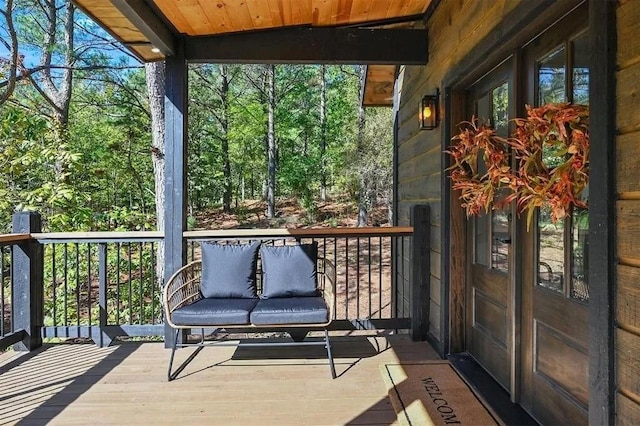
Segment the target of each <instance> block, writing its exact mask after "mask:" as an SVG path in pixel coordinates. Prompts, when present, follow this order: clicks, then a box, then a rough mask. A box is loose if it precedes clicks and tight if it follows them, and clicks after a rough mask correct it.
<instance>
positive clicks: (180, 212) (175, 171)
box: [163, 43, 188, 348]
mask: <svg viewBox="0 0 640 426" xmlns="http://www.w3.org/2000/svg"><path fill="white" fill-rule="evenodd" d="M165 72H166V76H165V102H164V105H165V108H164V116H165V136H164V137H165V156H164V158H165V165H164V170H165V174H164V176H165V187H164V194H165V196H164V198H165V201H164V203H165V204H164V210H165V211H164V229H163V231H164V282H165V284H166V282H167V281H168V280H169V277H171V275H173V274H174V273H175V272H176V271H177V270H178V269H180V268H181V267H182V266H183V265H185V263H186V261H187V244H186V240H185V239H184V237H183V233H184V231H186V230H187V146H188V137H187V135H188V132H187V119H188V102H187V99H188V95H187V93H188V81H187V80H188V76H187V62H186V60H185V58H184V46H183V45H182V44H180V43H179V45H178V46H177V51H176V54H175V55H174V56H167V58H166V60H165ZM186 334H187V331H182V332H181V333H180V336H179V337H178V338H179V339H181V340H182V341H185V340H186ZM174 338H175V337H174V331H173V330H172V329H171V327H170V326H169V325H168V324H167V322H166V321H165V327H164V346H165V348H170V347H171V346H172V344H173V339H174Z"/></svg>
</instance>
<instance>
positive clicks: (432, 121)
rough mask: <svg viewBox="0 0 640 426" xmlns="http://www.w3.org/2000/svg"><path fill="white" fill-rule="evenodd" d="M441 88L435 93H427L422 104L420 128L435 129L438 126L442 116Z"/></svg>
mask: <svg viewBox="0 0 640 426" xmlns="http://www.w3.org/2000/svg"><path fill="white" fill-rule="evenodd" d="M439 109H440V89H436V94H435V95H425V96H424V97H423V98H422V102H421V104H420V129H422V130H433V129H435V128H436V127H438V124H439V122H440V116H439V113H438V110H439Z"/></svg>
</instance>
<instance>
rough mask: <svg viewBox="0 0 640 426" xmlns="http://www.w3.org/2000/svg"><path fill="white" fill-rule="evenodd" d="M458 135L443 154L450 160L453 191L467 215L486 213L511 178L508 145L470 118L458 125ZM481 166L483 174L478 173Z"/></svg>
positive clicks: (489, 129)
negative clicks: (449, 156)
mask: <svg viewBox="0 0 640 426" xmlns="http://www.w3.org/2000/svg"><path fill="white" fill-rule="evenodd" d="M459 127H460V133H459V134H457V135H456V136H454V137H453V139H452V140H453V141H454V142H456V143H454V144H453V145H452V146H451V147H450V148H449V149H448V150H447V151H445V152H446V153H448V154H449V155H451V158H452V163H453V164H452V166H451V167H449V169H448V170H449V171H450V173H451V174H450V176H451V180H452V181H453V189H454V190H459V191H460V199H461V200H462V207H464V208H465V210H466V211H467V216H472V215H478V214H480V212H481V211H483V210H484V212H485V213H487V212H488V211H489V210H490V209H491V208H493V206H494V201H495V199H496V192H497V191H498V190H499V189H500V188H501V187H502V186H504V185H505V184H508V183H509V181H510V179H511V166H510V164H509V162H510V160H509V159H510V156H509V143H508V141H507V139H505V138H502V137H500V136H498V135H497V134H496V132H495V130H494V129H493V128H491V127H490V126H487V125H486V124H479V122H478V120H477V119H476V118H475V117H474V118H472V119H471V121H465V122H462V123H460V126H459ZM482 163H484V164H485V165H486V172H484V171H482Z"/></svg>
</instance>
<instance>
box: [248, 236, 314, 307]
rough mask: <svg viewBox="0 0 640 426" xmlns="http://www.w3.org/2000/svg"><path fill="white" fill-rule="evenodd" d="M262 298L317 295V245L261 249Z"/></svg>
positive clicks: (264, 247) (265, 247) (263, 247)
mask: <svg viewBox="0 0 640 426" xmlns="http://www.w3.org/2000/svg"><path fill="white" fill-rule="evenodd" d="M260 256H261V257H262V273H263V278H262V280H263V284H262V296H261V297H262V298H264V299H268V298H270V297H306V296H317V295H318V290H317V271H316V263H317V259H318V244H317V243H312V244H300V245H296V246H276V247H270V246H262V247H261V248H260Z"/></svg>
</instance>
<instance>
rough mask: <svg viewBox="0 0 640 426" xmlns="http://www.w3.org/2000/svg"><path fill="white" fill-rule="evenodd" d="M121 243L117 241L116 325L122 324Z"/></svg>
mask: <svg viewBox="0 0 640 426" xmlns="http://www.w3.org/2000/svg"><path fill="white" fill-rule="evenodd" d="M121 247H122V246H121V245H120V243H116V325H120V303H121V300H120V249H121Z"/></svg>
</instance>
